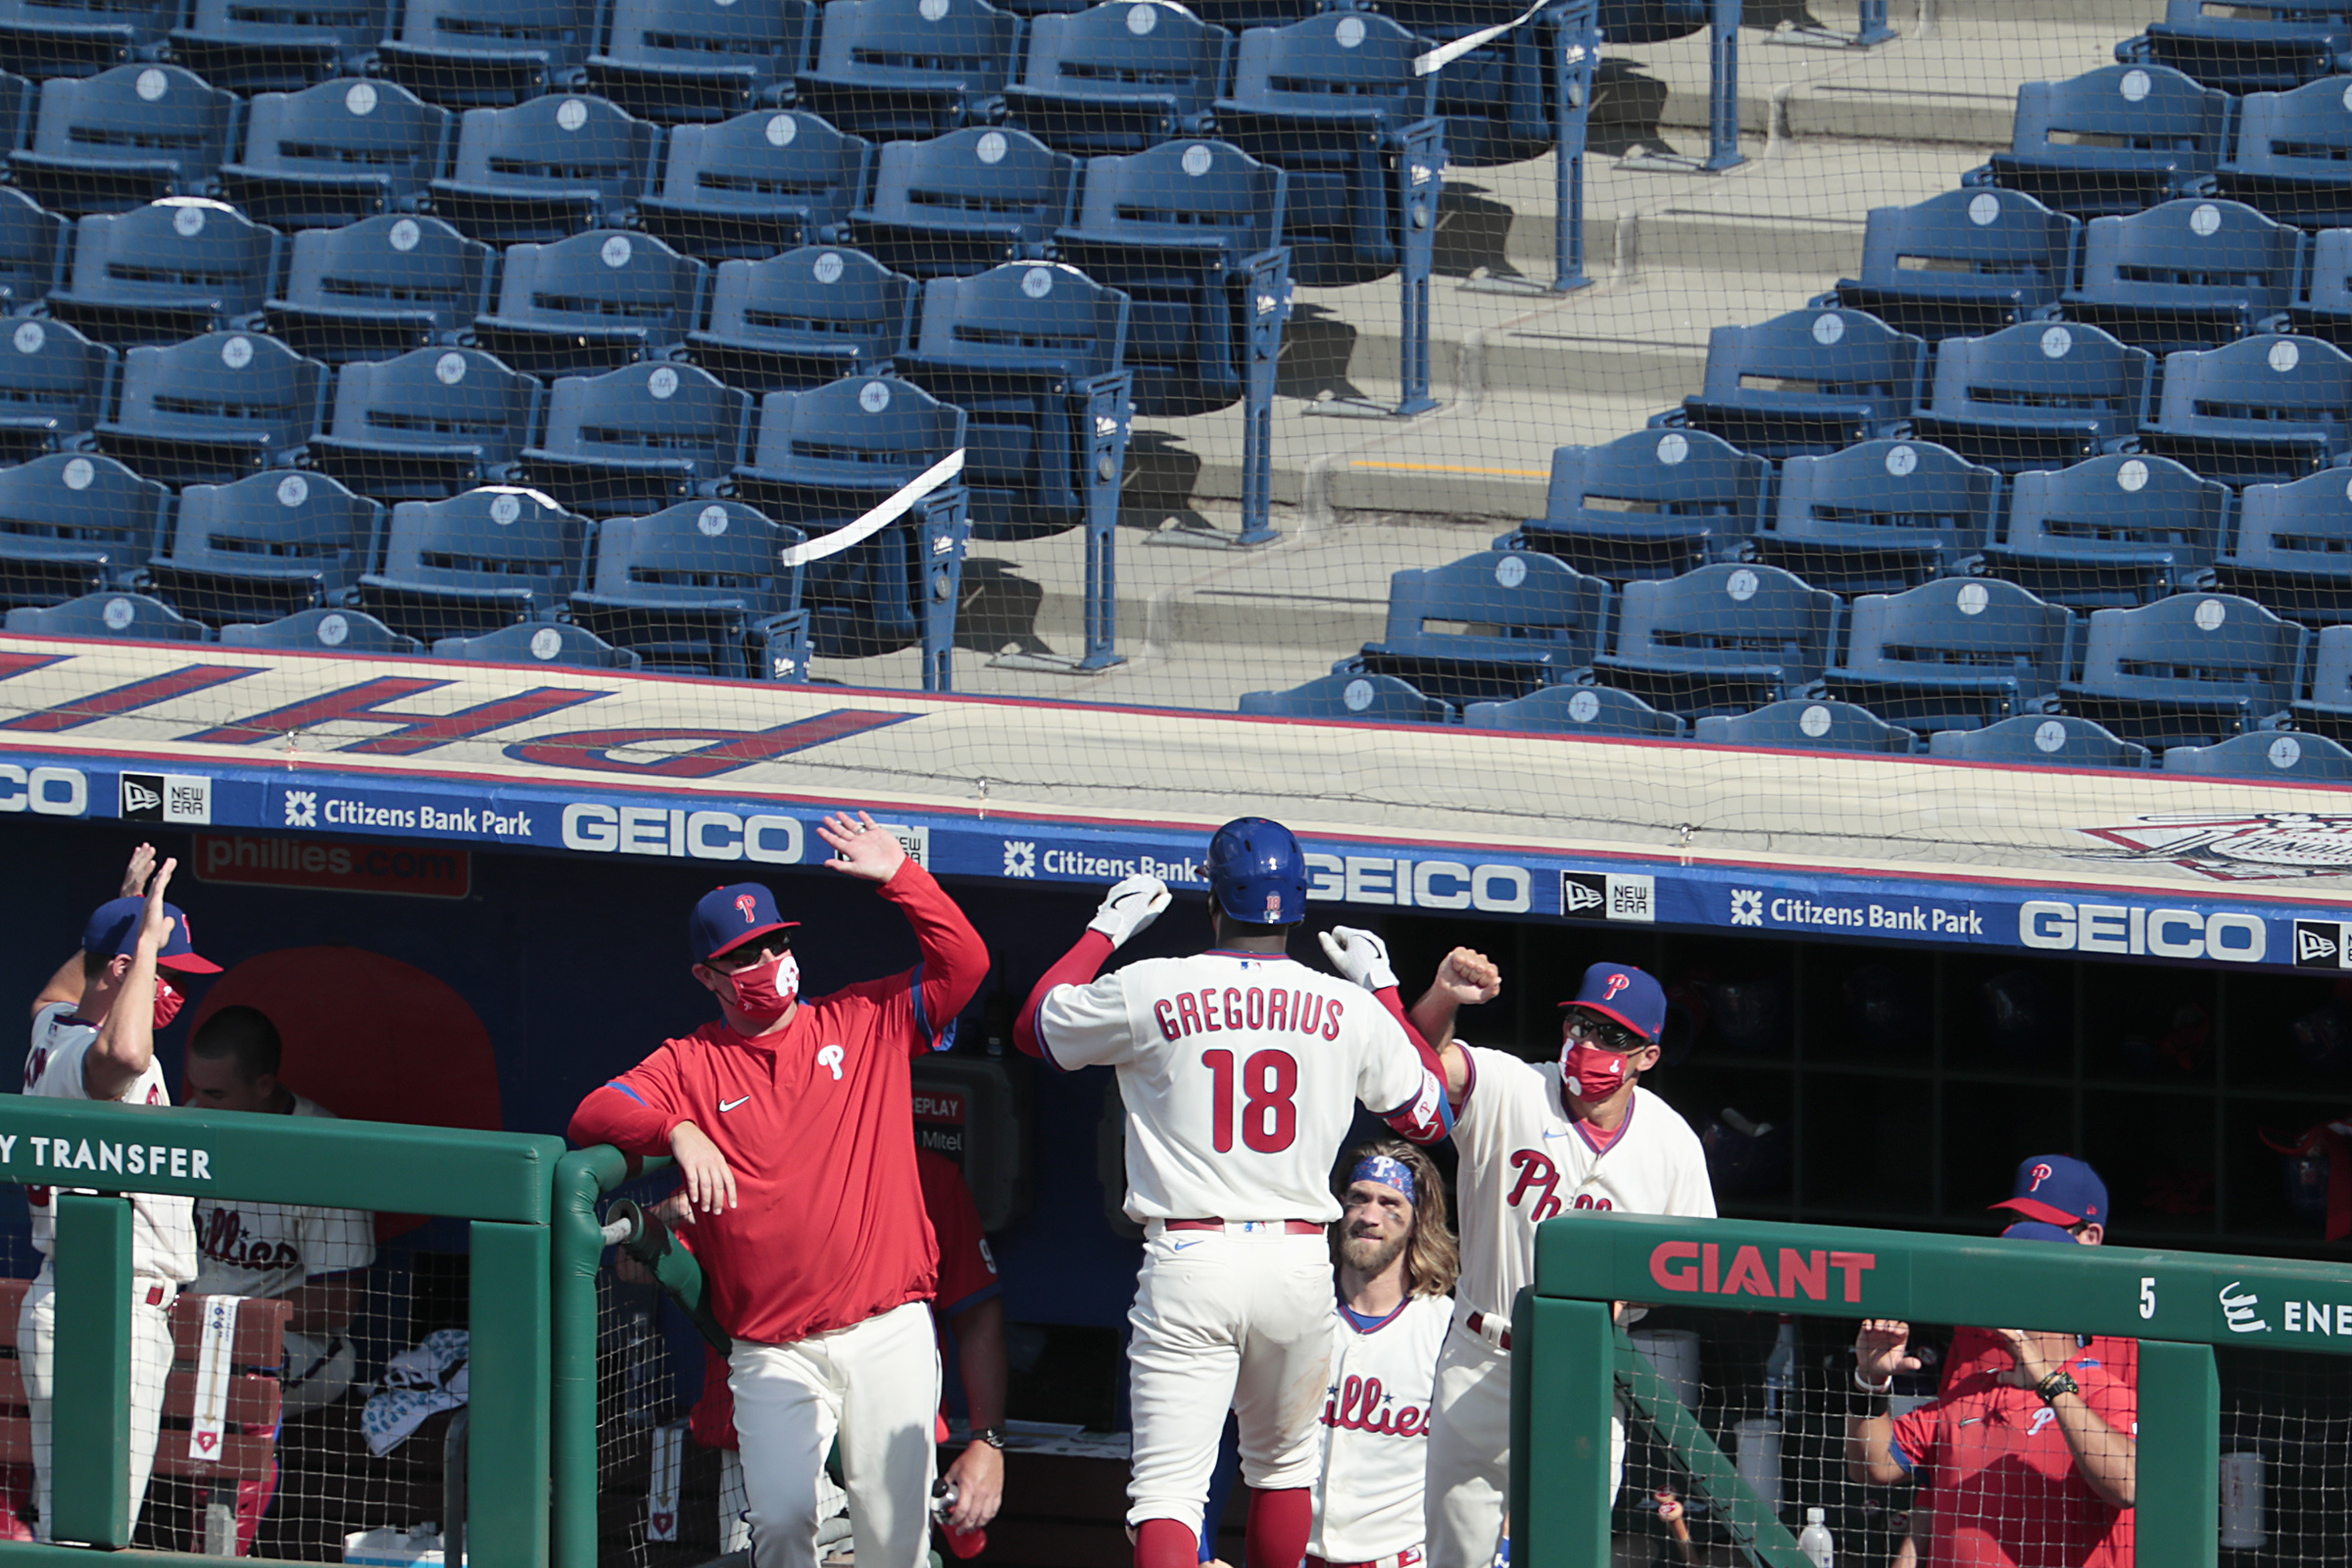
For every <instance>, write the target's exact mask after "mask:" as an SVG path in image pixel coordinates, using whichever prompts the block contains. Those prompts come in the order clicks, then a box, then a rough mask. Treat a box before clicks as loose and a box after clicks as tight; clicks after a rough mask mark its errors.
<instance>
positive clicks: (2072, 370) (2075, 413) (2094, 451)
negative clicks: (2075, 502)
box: [1911, 219, 2156, 473]
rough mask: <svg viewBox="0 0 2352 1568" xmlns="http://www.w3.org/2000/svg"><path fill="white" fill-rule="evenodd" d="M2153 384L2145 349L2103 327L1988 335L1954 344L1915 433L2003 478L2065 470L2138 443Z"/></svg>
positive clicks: (1941, 355) (1949, 341)
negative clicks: (2031, 470)
mask: <svg viewBox="0 0 2352 1568" xmlns="http://www.w3.org/2000/svg"><path fill="white" fill-rule="evenodd" d="M2099 221H2101V222H2107V221H2109V220H2107V219H2101V220H2099ZM2155 386H2156V361H2155V358H2154V356H2152V355H2150V354H2149V353H2148V352H2147V351H2146V350H2144V349H2136V348H2127V347H2126V346H2125V345H2123V344H2121V343H2119V342H2117V341H2116V340H2115V339H2114V338H2112V337H2110V336H2108V335H2107V334H2106V333H2105V332H2102V331H2101V330H2099V329H2098V328H2097V327H2095V326H2078V325H2075V324H2073V323H2071V322H2057V321H2024V322H2020V323H2019V324H2018V325H2016V326H2011V327H2004V328H2003V329H2002V330H2000V331H1998V332H1995V333H1993V334H1992V335H1991V336H1990V337H1958V338H1946V339H1945V340H1944V341H1943V343H1942V344H1941V346H1939V347H1938V348H1937V349H1936V384H1935V390H1934V391H1932V392H1930V393H1929V395H1928V402H1927V406H1926V407H1925V408H1923V409H1921V410H1920V411H1919V413H1918V414H1917V415H1915V416H1913V417H1912V419H1911V433H1912V434H1913V435H1916V436H1918V437H1919V438H1920V439H1922V440H1925V441H1934V442H1936V444H1938V445H1940V446H1947V447H1950V448H1951V449H1952V450H1953V451H1954V452H1957V453H1959V454H1960V455H1961V456H1962V457H1964V458H1966V459H1967V460H1968V461H1969V462H1971V463H1981V464H1983V465H1984V466H1986V467H1988V468H1995V469H1998V470H1999V471H2000V472H2002V473H2019V472H2022V471H2024V470H2025V469H2028V468H2063V467H2065V466H2067V465H2069V464H2073V463H2081V462H2082V460H2084V459H2085V458H2094V457H2097V456H2098V455H2099V454H2100V453H2101V452H2110V451H2113V450H2115V449H2116V448H2117V447H2119V446H2121V445H2123V444H2124V443H2126V442H2127V441H2129V440H2131V439H2132V438H2133V437H2135V436H2136V435H2137V434H2138V431H2139V426H2140V425H2141V424H2142V423H2143V422H2145V421H2146V419H2147V417H2148V416H2149V415H2150V413H2152V412H2153V408H2152V404H2151V399H2152V397H2153V395H2154V392H2155Z"/></svg>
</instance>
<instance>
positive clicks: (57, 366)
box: [0, 319, 122, 461]
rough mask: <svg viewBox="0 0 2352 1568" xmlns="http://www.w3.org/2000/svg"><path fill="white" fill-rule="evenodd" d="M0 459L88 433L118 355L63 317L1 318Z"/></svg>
mask: <svg viewBox="0 0 2352 1568" xmlns="http://www.w3.org/2000/svg"><path fill="white" fill-rule="evenodd" d="M0 328H4V329H5V330H6V332H7V336H6V338H5V339H0V461H22V460H23V459H25V458H28V457H32V456H35V455H36V454H38V453H41V452H44V451H48V450H49V449H51V448H53V447H58V446H62V445H65V444H67V443H68V442H71V441H72V440H73V439H74V438H75V437H77V436H82V435H87V434H88V433H89V432H90V431H91V430H93V429H95V428H96V427H97V425H98V421H99V420H100V419H102V418H104V417H106V415H107V409H108V404H109V402H110V401H111V400H112V399H113V397H114V392H115V385H116V382H117V380H118V379H119V377H120V375H121V372H122V359H121V356H119V355H118V354H117V353H116V352H115V351H114V350H113V349H111V348H108V347H106V346H105V345H104V344H101V343H93V342H91V341H90V340H89V339H88V338H86V337H83V336H82V335H81V334H80V333H79V332H76V331H74V330H73V328H72V327H70V326H68V325H66V324H65V323H64V322H63V321H42V320H34V319H18V320H15V321H9V322H5V323H0Z"/></svg>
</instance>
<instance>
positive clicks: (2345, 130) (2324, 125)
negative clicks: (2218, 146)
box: [2215, 79, 2352, 229]
mask: <svg viewBox="0 0 2352 1568" xmlns="http://www.w3.org/2000/svg"><path fill="white" fill-rule="evenodd" d="M2344 87H2345V84H2344V83H2343V82H2341V81H2330V80H2327V79H2322V80H2318V81H2312V82H2306V83H2305V84H2304V85H2302V86H2300V87H2297V88H2295V89H2294V90H2293V91H2292V92H2253V93H2248V94H2246V95H2245V96H2244V97H2242V98H2240V99H2239V100H2238V101H2237V136H2236V140H2235V141H2234V143H2233V144H2232V148H2231V152H2230V155H2229V160H2228V161H2227V162H2225V163H2224V164H2223V165H2222V166H2221V168H2220V169H2219V170H2217V171H2216V172H2215V179H2216V181H2217V184H2216V187H2215V188H2216V189H2217V190H2218V191H2219V192H2220V193H2221V194H2222V195H2224V196H2228V197H2230V198H2232V199H2234V200H2237V201H2241V202H2245V203H2247V204H2248V205H2250V206H2253V207H2257V208H2260V209H2261V210H2262V211H2263V212H2265V213H2268V214H2269V215H2270V216H2271V217H2273V218H2276V219H2278V221H2280V222H2285V223H2293V224H2295V225H2296V226H2297V227H2298V228H2322V229H2324V228H2333V227H2338V226H2341V224H2342V223H2343V221H2344V220H2345V215H2346V214H2348V213H2352V104H2347V103H2346V102H2345V101H2344V99H2345V92H2344Z"/></svg>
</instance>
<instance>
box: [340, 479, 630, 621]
mask: <svg viewBox="0 0 2352 1568" xmlns="http://www.w3.org/2000/svg"><path fill="white" fill-rule="evenodd" d="M591 531H592V530H591V527H590V524H589V522H588V519H587V518H585V517H582V516H579V515H576V514H573V513H569V512H565V511H564V509H563V508H562V507H559V506H557V505H556V504H555V502H554V501H552V500H550V499H549V498H548V497H546V496H544V495H541V494H540V493H539V492H537V491H535V490H526V489H523V488H521V487H519V486H515V485H486V486H483V487H481V488H479V489H474V490H467V491H465V492H463V493H462V494H459V495H454V496H451V497H449V498H448V499H446V500H442V501H404V502H402V503H401V504H400V505H399V506H397V507H394V508H393V509H392V527H391V532H390V533H389V534H388V535H387V536H386V541H385V546H384V569H383V573H382V576H381V579H380V580H381V583H382V584H383V585H384V586H387V587H391V588H396V589H398V590H401V591H402V592H404V593H407V594H411V595H415V594H418V593H429V592H430V590H433V589H458V590H476V591H483V590H487V591H501V592H506V593H510V594H511V593H513V592H514V591H515V590H518V589H519V590H526V591H527V592H528V594H529V602H530V604H531V605H532V607H533V608H534V609H535V610H537V611H540V612H543V613H544V612H548V611H553V610H554V609H555V608H556V607H557V606H559V605H561V604H562V603H563V601H564V595H566V594H569V593H571V592H573V591H575V590H576V589H578V588H579V587H580V585H581V583H582V581H583V580H584V577H585V574H586V571H587V563H588V542H589V536H590V533H591ZM368 597H369V600H370V601H371V602H372V601H373V600H374V599H375V598H376V597H377V583H376V581H375V580H371V581H370V584H369V594H368Z"/></svg>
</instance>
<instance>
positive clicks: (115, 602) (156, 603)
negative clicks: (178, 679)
mask: <svg viewBox="0 0 2352 1568" xmlns="http://www.w3.org/2000/svg"><path fill="white" fill-rule="evenodd" d="M7 624H8V629H9V630H10V631H12V632H15V633H17V634H18V635H19V636H21V637H108V638H123V639H125V640H128V641H133V642H157V643H201V642H208V641H210V640H211V638H212V635H213V633H212V628H211V627H209V626H207V625H205V624H204V622H202V621H200V620H189V619H187V618H186V617H185V616H183V615H181V614H180V613H178V612H177V611H175V610H173V609H172V607H171V606H170V605H167V604H165V603H164V602H163V601H162V600H160V599H156V598H154V597H152V596H150V595H147V594H131V593H93V594H84V595H82V596H81V597H80V598H79V599H70V600H68V601H67V602H66V603H64V604H62V605H52V606H49V607H47V608H46V609H35V608H33V607H31V606H25V607H24V608H22V609H17V610H12V611H10V612H9V613H8V623H7Z"/></svg>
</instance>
